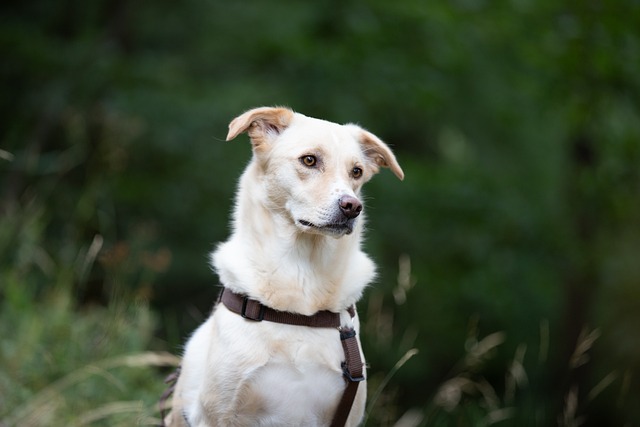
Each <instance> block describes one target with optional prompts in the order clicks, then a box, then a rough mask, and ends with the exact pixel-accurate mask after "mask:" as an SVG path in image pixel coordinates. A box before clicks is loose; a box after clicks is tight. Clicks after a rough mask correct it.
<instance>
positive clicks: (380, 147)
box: [348, 125, 404, 181]
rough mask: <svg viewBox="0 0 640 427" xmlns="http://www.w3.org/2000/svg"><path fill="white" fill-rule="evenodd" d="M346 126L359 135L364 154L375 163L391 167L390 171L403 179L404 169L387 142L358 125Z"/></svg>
mask: <svg viewBox="0 0 640 427" xmlns="http://www.w3.org/2000/svg"><path fill="white" fill-rule="evenodd" d="M348 126H351V127H353V128H354V129H356V132H357V134H358V135H359V137H360V143H361V144H362V146H363V149H364V153H365V155H367V156H368V157H369V158H370V159H371V160H373V161H374V162H375V164H376V165H378V166H380V167H385V168H389V169H391V172H393V173H394V174H395V176H397V177H398V179H399V180H400V181H402V180H404V171H403V170H402V168H401V167H400V165H399V164H398V161H397V160H396V156H395V155H394V154H393V152H392V151H391V149H390V148H389V146H387V144H385V143H384V142H382V140H381V139H380V138H378V137H377V136H375V135H374V134H372V133H371V132H369V131H367V130H364V129H362V128H361V127H360V126H357V125H348Z"/></svg>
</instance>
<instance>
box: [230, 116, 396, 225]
mask: <svg viewBox="0 0 640 427" xmlns="http://www.w3.org/2000/svg"><path fill="white" fill-rule="evenodd" d="M245 130H248V133H249V136H250V138H251V142H252V144H253V150H254V155H255V157H254V161H256V162H258V164H259V168H260V169H259V170H260V174H261V178H262V182H263V185H264V189H265V192H264V194H265V195H266V200H265V202H266V204H267V207H268V208H269V209H271V210H272V211H274V212H276V213H279V214H280V215H281V216H283V217H284V218H285V219H286V220H287V221H288V222H289V224H291V225H292V226H294V227H296V229H297V230H298V231H300V232H303V233H314V234H322V235H328V236H333V237H341V236H343V235H345V234H350V233H351V232H352V231H353V230H354V227H355V224H356V221H357V219H358V216H359V215H360V213H361V212H362V210H363V205H362V201H361V199H360V189H361V188H362V185H363V184H364V183H365V182H367V181H368V180H369V179H370V178H371V177H372V176H373V174H375V173H377V172H378V170H379V167H380V166H384V167H390V168H391V170H392V171H393V172H394V173H395V174H396V175H397V176H398V178H400V179H402V178H403V176H404V174H403V172H402V169H401V168H400V166H399V165H398V163H397V162H396V159H395V157H394V155H393V153H392V152H391V150H389V148H388V147H387V146H386V145H385V144H384V143H383V142H382V141H380V140H379V139H378V138H377V137H376V136H374V135H373V134H371V133H369V132H367V131H365V130H364V129H362V128H360V127H358V126H356V125H338V124H335V123H331V122H327V121H324V120H318V119H313V118H310V117H306V116H303V115H302V114H297V113H293V112H292V111H291V110H288V109H285V108H258V109H255V110H251V111H248V112H247V113H245V114H243V115H241V116H239V117H237V118H236V119H235V120H234V121H232V122H231V124H230V125H229V135H228V136H227V140H229V139H233V138H234V137H235V136H237V135H238V134H239V133H241V132H244V131H245Z"/></svg>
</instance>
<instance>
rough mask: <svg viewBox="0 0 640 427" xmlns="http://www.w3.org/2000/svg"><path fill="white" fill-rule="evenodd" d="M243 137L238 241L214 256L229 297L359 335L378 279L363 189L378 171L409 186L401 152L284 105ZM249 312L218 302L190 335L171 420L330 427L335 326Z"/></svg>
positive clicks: (339, 369)
mask: <svg viewBox="0 0 640 427" xmlns="http://www.w3.org/2000/svg"><path fill="white" fill-rule="evenodd" d="M244 132H247V133H248V136H249V139H250V140H251V144H252V151H253V156H252V160H251V161H250V163H249V164H248V165H247V167H246V169H245V171H244V173H243V174H242V176H241V178H240V182H239V185H238V191H237V195H236V203H235V209H234V213H233V221H232V234H231V237H230V238H229V239H228V240H227V241H226V242H224V243H222V244H220V245H219V246H218V247H217V248H216V249H215V250H214V251H213V252H212V254H211V264H212V266H213V268H214V270H215V272H216V273H217V275H218V276H219V279H220V282H221V284H222V285H223V287H224V292H231V293H232V294H236V295H241V296H242V298H245V299H244V300H243V301H244V303H245V304H246V301H247V300H253V301H257V302H259V303H260V307H266V308H267V310H271V311H273V312H275V313H295V315H297V316H301V317H307V316H314V314H316V313H318V312H328V313H330V314H333V315H335V316H336V317H337V319H338V321H339V323H340V328H339V329H341V330H342V328H346V329H347V330H353V331H355V333H357V332H359V320H358V316H357V313H355V312H354V310H353V309H350V308H351V307H353V306H354V305H355V303H356V302H357V301H358V300H359V299H360V297H361V296H362V293H363V290H364V288H365V287H366V286H367V285H368V284H369V283H370V282H371V281H372V280H373V279H374V276H375V266H374V263H373V262H372V261H371V260H370V259H369V258H368V257H367V255H365V254H364V253H363V252H362V250H361V243H362V232H363V226H364V218H363V217H364V211H363V204H362V196H361V189H362V186H363V185H364V184H365V183H366V182H367V181H369V179H371V177H372V176H373V175H374V174H376V173H377V172H378V171H379V170H380V168H381V167H386V168H389V169H390V170H391V171H392V172H393V173H394V174H395V175H396V176H397V177H398V178H399V179H400V180H402V179H404V172H403V171H402V168H401V167H400V165H399V164H398V162H397V161H396V158H395V156H394V154H393V153H392V151H391V150H390V149H389V147H388V146H387V145H386V144H385V143H384V142H382V141H381V140H380V139H379V138H378V137H376V136H375V135H374V134H372V133H370V132H368V131H367V130H365V129H363V128H361V127H359V126H357V125H354V124H346V125H339V124H336V123H332V122H329V121H325V120H320V119H315V118H311V117H307V116H304V115H302V114H300V113H296V112H294V111H292V110H291V109H288V108H284V107H261V108H256V109H252V110H250V111H247V112H245V113H244V114H242V115H240V116H238V117H236V118H235V119H234V120H233V121H231V123H230V124H229V133H228V135H227V141H229V140H232V139H234V138H235V137H237V136H238V135H240V134H242V133H244ZM243 317H246V316H244V315H243V316H241V315H238V314H237V313H236V312H233V311H231V310H230V309H229V308H228V307H227V306H226V305H225V304H222V303H218V304H217V305H216V306H215V307H214V309H213V311H212V314H211V316H210V317H209V318H208V320H206V321H205V323H204V324H202V325H201V326H200V327H199V328H198V329H197V330H196V331H195V333H194V334H193V335H192V336H191V338H190V339H189V340H188V342H187V344H186V347H185V351H184V357H183V360H182V366H181V371H180V375H179V378H178V380H177V383H176V385H175V391H174V394H173V398H172V412H171V413H170V414H169V415H168V417H167V418H166V420H165V422H166V423H167V425H170V426H172V427H174V426H180V427H185V426H189V427H204V426H328V425H330V424H331V423H332V420H333V419H334V415H335V413H336V411H337V407H338V405H339V403H340V401H341V396H342V395H343V393H344V390H345V378H344V366H343V362H344V361H345V354H346V350H344V349H343V348H342V347H341V343H340V339H338V334H337V332H336V330H335V328H330V327H317V328H314V327H307V326H298V325H291V324H283V323H275V322H270V321H258V320H261V319H256V318H243ZM255 317H257V316H255ZM354 335H355V334H354ZM356 339H358V341H356V342H357V349H356V352H358V351H359V353H360V354H361V353H362V349H361V345H360V342H359V338H356ZM358 357H360V355H358ZM358 360H360V359H358ZM362 360H364V359H362ZM362 370H363V371H364V367H363V368H362ZM363 377H364V373H363ZM365 401H366V385H365V384H361V386H360V387H358V388H357V392H356V393H355V397H354V398H353V402H352V404H351V406H350V411H349V409H347V411H348V418H347V419H346V422H345V423H344V424H345V425H348V426H355V425H357V424H359V423H360V422H361V421H362V418H363V415H364V411H365Z"/></svg>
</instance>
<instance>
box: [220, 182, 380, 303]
mask: <svg viewBox="0 0 640 427" xmlns="http://www.w3.org/2000/svg"><path fill="white" fill-rule="evenodd" d="M249 173H252V172H251V171H250V170H247V171H246V172H245V174H249ZM244 178H245V177H244V176H243V179H241V182H240V191H239V193H238V199H237V200H236V209H235V212H234V226H233V233H232V235H231V237H230V238H229V240H227V241H226V242H225V243H223V244H221V245H220V246H218V248H217V249H216V250H215V251H214V252H213V253H212V257H211V259H212V265H213V266H214V268H215V270H216V272H217V273H218V275H219V277H220V280H221V282H222V284H223V285H224V286H226V287H229V288H230V289H232V290H233V291H235V292H240V293H245V294H247V295H249V296H250V297H252V298H254V299H257V300H259V301H260V302H262V303H263V304H265V305H267V306H269V307H271V308H274V309H276V310H281V311H291V312H296V313H300V314H305V315H311V314H313V313H315V312H317V311H319V310H331V311H336V312H337V311H340V310H344V309H345V308H346V307H349V306H350V305H352V304H354V303H355V302H356V301H357V300H358V299H360V296H361V295H362V292H363V290H364V288H365V286H366V285H367V284H368V283H369V282H370V281H371V280H372V279H373V277H374V275H375V272H374V265H373V263H372V262H371V260H370V259H369V258H368V257H367V256H366V255H365V254H364V253H363V252H362V251H361V250H360V240H361V234H362V228H363V218H359V219H358V223H357V225H356V227H355V228H354V230H353V232H352V233H351V234H350V235H346V236H343V237H340V238H334V237H330V236H325V235H320V234H311V233H303V232H301V231H300V230H298V229H297V227H296V226H295V225H294V224H293V223H292V220H291V219H290V218H287V217H286V216H285V215H284V214H283V213H282V212H277V211H274V210H270V209H269V208H268V206H267V203H265V201H264V200H261V198H260V197H259V196H258V194H259V193H260V192H259V191H256V189H255V188H251V186H250V185H251V184H250V182H251V181H250V180H248V179H244Z"/></svg>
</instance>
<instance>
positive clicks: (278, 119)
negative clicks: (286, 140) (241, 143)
mask: <svg viewBox="0 0 640 427" xmlns="http://www.w3.org/2000/svg"><path fill="white" fill-rule="evenodd" d="M293 115H294V112H293V111H292V110H290V109H288V108H283V107H260V108H254V109H253V110H249V111H247V112H246V113H244V114H242V115H240V116H238V117H236V118H235V119H233V120H232V121H231V123H229V133H228V134H227V141H230V140H232V139H233V138H235V137H236V136H238V135H240V134H241V133H243V132H245V131H247V133H248V134H249V138H251V144H252V145H253V148H254V149H257V148H263V147H264V145H265V143H268V142H269V141H271V140H272V139H273V138H275V137H276V136H278V135H280V133H282V131H284V130H285V129H286V128H287V127H288V126H289V124H290V123H291V119H292V118H293Z"/></svg>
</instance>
